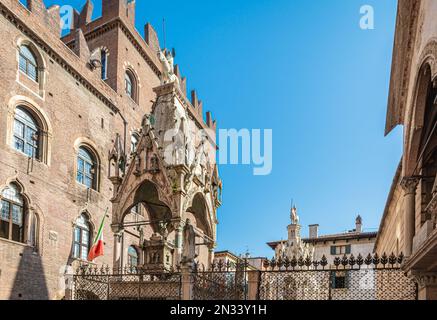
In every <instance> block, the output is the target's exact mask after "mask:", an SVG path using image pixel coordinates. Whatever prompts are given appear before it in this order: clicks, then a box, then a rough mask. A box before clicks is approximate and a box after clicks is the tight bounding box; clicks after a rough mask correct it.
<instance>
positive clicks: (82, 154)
mask: <svg viewBox="0 0 437 320" xmlns="http://www.w3.org/2000/svg"><path fill="white" fill-rule="evenodd" d="M76 180H77V182H79V183H81V184H83V185H84V186H86V187H88V188H89V189H94V190H97V161H96V158H95V157H94V156H93V154H92V153H91V152H90V151H89V150H88V149H87V148H85V147H80V148H79V153H78V155H77V176H76Z"/></svg>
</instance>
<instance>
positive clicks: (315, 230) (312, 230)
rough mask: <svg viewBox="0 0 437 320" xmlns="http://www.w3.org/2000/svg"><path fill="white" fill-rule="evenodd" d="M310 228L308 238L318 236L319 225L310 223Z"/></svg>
mask: <svg viewBox="0 0 437 320" xmlns="http://www.w3.org/2000/svg"><path fill="white" fill-rule="evenodd" d="M309 228H310V239H317V238H318V237H319V225H318V224H312V225H310V226H309Z"/></svg>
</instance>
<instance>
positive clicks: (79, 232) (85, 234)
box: [73, 214, 91, 260]
mask: <svg viewBox="0 0 437 320" xmlns="http://www.w3.org/2000/svg"><path fill="white" fill-rule="evenodd" d="M90 241H91V227H90V223H89V219H88V217H87V216H86V215H85V214H81V215H80V217H79V218H78V219H77V220H76V223H75V226H74V234H73V258H75V259H81V260H87V258H88V252H89V249H90Z"/></svg>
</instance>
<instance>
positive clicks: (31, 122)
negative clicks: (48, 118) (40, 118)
mask: <svg viewBox="0 0 437 320" xmlns="http://www.w3.org/2000/svg"><path fill="white" fill-rule="evenodd" d="M41 133H42V130H41V128H40V126H39V124H38V122H37V121H36V119H35V117H34V116H33V115H32V114H31V113H30V112H29V111H27V110H26V108H25V107H22V106H18V107H17V108H16V109H15V115H14V129H13V147H14V149H15V150H17V151H20V152H22V153H24V154H25V155H27V156H28V157H29V158H34V159H37V160H40V159H41V152H40V150H41V136H42V134H41Z"/></svg>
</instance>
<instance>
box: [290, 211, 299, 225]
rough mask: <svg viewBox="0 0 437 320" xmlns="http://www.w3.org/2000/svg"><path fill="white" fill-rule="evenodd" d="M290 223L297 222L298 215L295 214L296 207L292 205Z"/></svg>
mask: <svg viewBox="0 0 437 320" xmlns="http://www.w3.org/2000/svg"><path fill="white" fill-rule="evenodd" d="M290 218H291V224H299V216H298V215H297V209H296V207H293V208H292V209H291V215H290Z"/></svg>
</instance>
